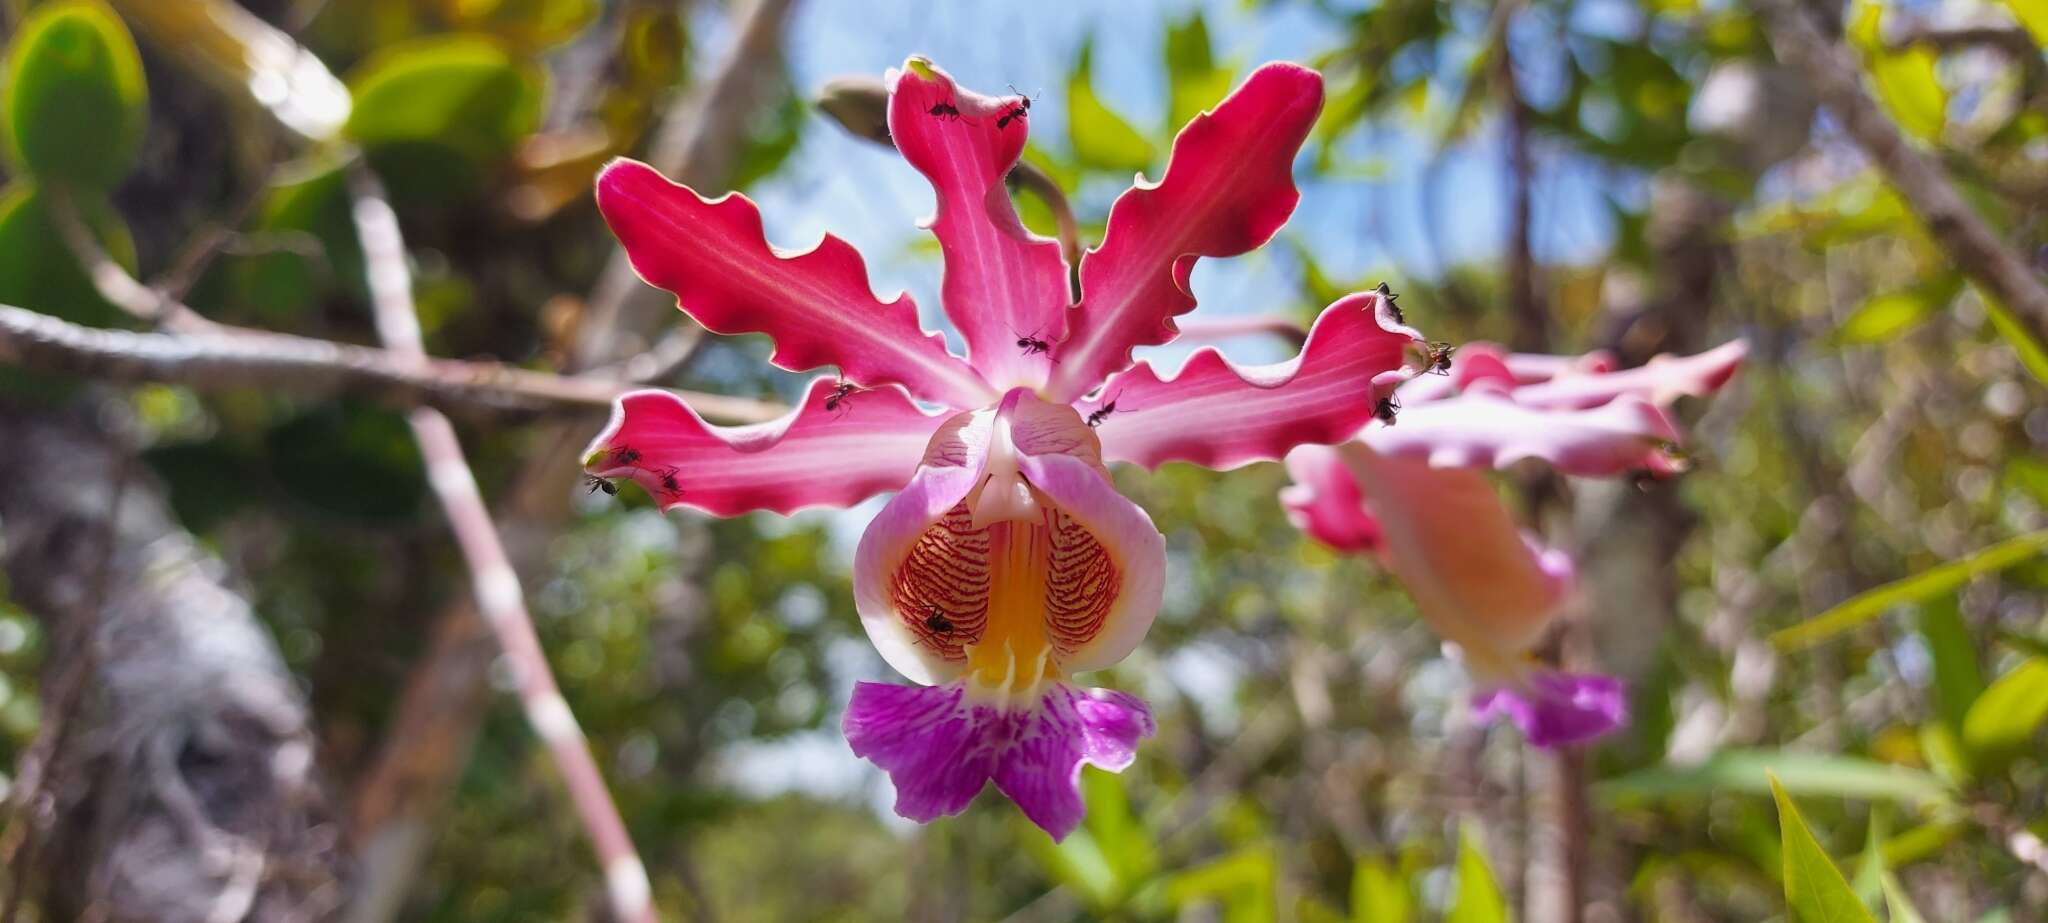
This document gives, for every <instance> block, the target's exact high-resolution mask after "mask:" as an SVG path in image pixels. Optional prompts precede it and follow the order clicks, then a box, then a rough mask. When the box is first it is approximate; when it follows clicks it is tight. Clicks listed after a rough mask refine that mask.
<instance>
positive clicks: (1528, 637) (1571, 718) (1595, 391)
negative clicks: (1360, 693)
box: [1281, 341, 1746, 747]
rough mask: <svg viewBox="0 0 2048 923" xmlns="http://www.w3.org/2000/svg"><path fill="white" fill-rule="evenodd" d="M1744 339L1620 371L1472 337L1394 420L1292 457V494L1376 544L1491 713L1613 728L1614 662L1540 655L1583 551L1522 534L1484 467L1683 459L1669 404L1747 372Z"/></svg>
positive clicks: (1323, 522) (1313, 516) (1662, 469)
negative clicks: (1576, 668) (1571, 665)
mask: <svg viewBox="0 0 2048 923" xmlns="http://www.w3.org/2000/svg"><path fill="white" fill-rule="evenodd" d="M1745 352H1746V347H1745V346H1744V344H1743V343H1742V342H1741V341H1735V342H1731V343H1728V344H1725V345H1723V346H1721V347H1719V348H1716V349H1714V350H1711V351H1708V352H1705V353H1701V354H1699V355H1697V356H1691V357H1686V358H1673V357H1661V356H1660V357H1658V358H1656V359H1652V360H1651V361H1650V362H1649V363H1648V364H1647V365H1644V366H1643V367H1641V368H1637V369H1630V370H1627V371H1614V370H1613V369H1612V362H1611V361H1610V360H1608V359H1607V358H1606V357H1604V356H1601V355H1597V354H1596V355H1594V356H1588V357H1583V358H1579V359H1568V358H1565V357H1558V356H1531V355H1511V354H1504V353H1502V352H1501V351H1500V350H1498V349H1497V348H1494V347H1492V346H1488V345H1485V344H1476V345H1473V346H1468V347H1465V348H1464V349H1463V350H1461V351H1460V352H1459V353H1458V356H1457V363H1456V365H1455V366H1454V368H1453V370H1452V374H1451V375H1449V376H1430V377H1424V378H1418V379H1415V380H1413V381H1410V382H1408V383H1407V384H1405V385H1403V386H1402V387H1400V388H1399V389H1398V390H1397V392H1396V400H1397V401H1398V402H1399V403H1400V405H1401V406H1400V410H1399V412H1398V415H1397V416H1396V417H1395V421H1394V423H1393V425H1389V424H1388V423H1386V422H1383V421H1376V422H1374V423H1371V424H1369V425H1367V426H1366V427H1365V428H1364V429H1363V430H1362V431H1361V432H1360V433H1359V434H1358V438H1357V439H1355V440H1353V441H1352V442H1350V443H1347V444H1345V445H1343V446H1340V447H1329V446H1304V447H1302V448H1298V449H1296V450H1294V451H1293V452H1292V453H1290V454H1289V455H1288V456H1287V470H1288V472H1289V474H1290V475H1291V476H1292V477H1293V478H1294V484H1293V485H1292V486H1290V487H1288V488H1287V489H1286V490H1284V491H1282V493H1281V502H1282V503H1283V504H1284V505H1285V506H1286V507H1287V510H1288V516H1289V518H1290V519H1292V520H1293V522H1294V523H1295V525H1296V526H1297V527H1299V528H1301V529H1302V530H1303V531H1305V532H1307V533H1308V534H1309V535H1310V536H1311V537H1313V538H1315V539H1316V540H1317V541H1320V542H1322V543H1324V544H1326V545H1329V546H1330V547H1332V548H1335V549H1337V550H1339V551H1347V552H1360V553H1364V552H1371V553H1374V554H1377V555H1378V557H1379V559H1380V561H1381V563H1383V564H1384V565H1385V566H1386V568H1387V570H1388V571H1390V572H1391V573H1393V575H1394V577H1395V578H1396V579H1398V580H1400V581H1401V584H1402V585H1403V586H1404V587H1406V588H1407V590H1408V593H1409V595H1410V596H1411V597H1413V598H1414V600H1415V606H1416V609H1417V610H1418V611H1420V612H1421V614H1422V617H1423V619H1424V620H1425V621H1427V622H1428V623H1429V625H1430V627H1431V628H1432V629H1434V630H1435V631H1436V632H1437V634H1438V635H1440V636H1441V637H1442V638H1443V639H1444V640H1445V641H1448V642H1450V643H1451V644H1453V645H1456V647H1457V649H1458V652H1459V656H1460V658H1461V659H1462V660H1463V661H1464V663H1465V665H1466V667H1467V669H1469V670H1470V671H1471V673H1472V676H1473V679H1474V681H1475V683H1476V684H1477V686H1478V689H1477V690H1476V691H1475V693H1474V694H1473V705H1474V708H1475V710H1476V711H1477V712H1478V713H1479V715H1480V717H1481V718H1482V719H1486V718H1493V717H1500V716H1505V717H1507V718H1508V719H1510V720H1512V721H1513V722H1514V723H1515V724H1516V725H1517V726H1519V727H1520V728H1521V729H1522V732H1523V733H1524V734H1525V735H1527V736H1528V738H1529V741H1530V742H1531V743H1533V744H1536V745H1537V746H1540V747H1556V746H1563V745H1567V744H1572V743H1577V742H1580V741H1584V740H1588V739H1591V738H1593V737H1597V736H1599V735H1601V734H1604V733H1606V732H1608V731H1610V730H1613V729H1614V728H1615V727H1617V726H1619V725H1620V724H1621V723H1622V722H1623V721H1625V720H1626V718H1627V702H1626V699H1625V697H1624V695H1623V692H1622V688H1621V683H1620V682H1619V681H1618V680H1616V679H1614V678H1613V677H1611V676H1601V675H1576V674H1568V673H1563V672H1559V671H1556V670H1550V669H1547V668H1544V667H1543V666H1542V665H1540V664H1538V663H1536V662H1535V661H1534V660H1532V659H1531V657H1530V654H1531V652H1532V651H1533V650H1534V649H1535V648H1536V646H1537V645H1538V644H1540V643H1541V642H1542V641H1543V639H1544V636H1545V635H1546V634H1547V633H1548V632H1549V630H1550V626H1551V623H1552V621H1553V620H1554V619H1555V618H1556V617H1557V615H1558V614H1559V613H1560V612H1561V611H1563V609H1564V607H1565V605H1566V604H1567V603H1568V602H1569V601H1570V598H1571V596H1572V593H1573V590H1574V579H1573V577H1574V573H1573V571H1574V569H1573V564H1572V561H1571V558H1570V556H1568V555H1566V554H1565V553H1563V552H1561V551H1557V550H1554V549H1548V548H1544V547H1542V546H1541V545H1540V544H1538V543H1537V542H1536V541H1535V540H1534V539H1533V538H1532V537H1530V536H1528V535H1526V534H1525V533H1523V532H1522V530H1521V528H1520V527H1519V526H1517V525H1516V523H1515V521H1514V517H1513V516H1512V515H1511V514H1510V513H1509V512H1508V509H1507V507H1506V506H1505V505H1504V504H1503V503H1502V502H1501V499H1500V497H1499V495H1498V494H1497V493H1496V492H1495V490H1494V487H1493V485H1492V483H1491V482H1490V481H1489V480H1488V479H1487V478H1486V476H1485V475H1484V474H1482V473H1481V472H1482V471H1484V470H1486V469H1490V468H1500V467H1505V466H1507V465H1510V464H1513V463H1515V462H1518V461H1521V460H1524V459H1531V458H1533V459H1540V460H1542V461H1544V462H1547V463H1549V464H1550V465H1551V466H1553V467H1555V468H1556V469H1557V470H1559V471H1562V472H1564V473H1566V474H1575V475H1584V476H1592V477H1611V476H1614V475H1618V474H1623V473H1628V472H1638V473H1644V474H1649V475H1653V476H1661V475H1667V474H1671V473H1674V472H1676V471H1678V470H1680V469H1681V468H1682V467H1683V465H1682V463H1681V460H1680V459H1679V457H1678V456H1676V455H1675V454H1673V450H1674V448H1675V446H1676V443H1677V441H1678V431H1677V429H1676V428H1675V427H1674V426H1673V425H1672V423H1671V420H1670V418H1669V417H1668V416H1667V415H1666V414H1665V412H1664V408H1665V407H1666V406H1668V405H1669V404H1670V403H1671V402H1672V401H1674V400H1676V399H1677V398H1678V397H1680V396H1685V395H1705V394H1710V393H1712V392H1713V391H1714V390H1716V389H1718V388H1719V387H1720V386H1721V385H1722V384H1723V383H1725V382H1726V381H1727V380H1728V378H1729V377H1730V376H1732V375H1733V374H1734V373H1735V370H1736V367H1737V366H1739V365H1740V364H1741V362H1742V358H1743V355H1744V353H1745Z"/></svg>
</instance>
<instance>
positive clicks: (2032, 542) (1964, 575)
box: [1771, 529, 2048, 651]
mask: <svg viewBox="0 0 2048 923" xmlns="http://www.w3.org/2000/svg"><path fill="white" fill-rule="evenodd" d="M2043 552H2048V529H2043V530H2041V531H2039V532H2029V533H2027V534H2025V535H2022V536H2019V537H2017V538H2011V539H2007V540H2005V541H2003V542H1999V543H1998V544H1996V545H1992V546H1990V547H1988V548H1985V549H1983V550H1981V551H1977V552H1975V553H1972V554H1969V555H1966V556H1964V557H1962V558H1959V559H1957V560H1954V561H1950V562H1948V563H1946V564H1942V565H1940V566H1938V567H1934V568H1931V569H1929V570H1925V571H1922V572H1920V573H1918V574H1915V575H1913V576H1911V577H1907V578H1905V579H1904V580H1895V581H1893V582H1891V583H1887V584H1885V585H1883V586H1881V587H1878V588H1876V589H1873V590H1869V591H1867V592H1863V593H1859V594H1857V595H1856V596H1853V597H1851V598H1850V599H1849V600H1848V601H1847V602H1844V603H1842V604H1841V605H1838V606H1836V607H1834V608H1832V609H1829V610H1827V611H1826V612H1823V613H1821V614H1819V615H1816V616H1814V617H1812V618H1810V619H1807V620H1806V621H1803V622H1800V623H1799V624H1797V625H1794V626H1792V627H1790V628H1785V629H1781V630H1779V631H1777V632H1776V633H1774V634H1772V635H1771V643H1772V644H1775V645H1777V646H1778V649H1779V650H1784V651H1795V650H1800V649H1802V648H1807V647H1812V646H1813V645H1816V644H1820V643H1822V642H1824V641H1827V640H1829V639H1831V638H1833V637H1835V636H1836V635H1839V634H1841V633H1842V632H1845V631H1848V630H1849V629H1851V628H1854V627H1856V626H1858V625H1861V624H1863V623H1864V622H1867V621H1869V620H1871V619H1873V618H1876V617H1877V616H1879V615H1881V614H1883V613H1884V612H1885V610H1887V609H1890V608H1891V607H1893V606H1898V605H1904V604H1907V603H1915V602H1922V601H1925V600H1929V599H1933V598H1934V597H1936V596H1939V595H1941V594H1943V593H1947V592H1950V591H1952V590H1954V589H1955V588H1957V587H1960V586H1962V585H1963V584H1965V583H1968V582H1970V581H1971V580H1973V579H1975V578H1977V577H1981V576H1983V575H1985V574H1990V573H1996V572H1998V571H2001V570H2004V569H2005V568H2008V567H2011V566H2013V565H2015V564H2021V563H2025V562H2027V561H2030V560H2033V559H2034V558H2035V557H2036V556H2038V555H2040V554H2042V553H2043Z"/></svg>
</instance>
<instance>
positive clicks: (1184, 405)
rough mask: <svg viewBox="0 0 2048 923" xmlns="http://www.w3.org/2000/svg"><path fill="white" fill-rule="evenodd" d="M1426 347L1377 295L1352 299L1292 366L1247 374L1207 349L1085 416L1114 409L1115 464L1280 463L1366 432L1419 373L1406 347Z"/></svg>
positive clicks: (1140, 376) (1322, 323) (1089, 406)
mask: <svg viewBox="0 0 2048 923" xmlns="http://www.w3.org/2000/svg"><path fill="white" fill-rule="evenodd" d="M1420 340H1421V336H1420V335H1419V334H1417V333H1416V332H1415V331H1414V330H1411V329H1409V328H1407V327H1405V326H1402V325H1401V324H1400V323H1398V322H1396V321H1395V320H1394V319H1393V316H1392V315H1391V314H1390V313H1389V312H1388V308H1387V304H1386V300H1385V299H1384V298H1382V297H1380V295H1379V294H1377V293H1375V292H1366V293H1363V294H1357V295H1351V296H1348V297H1345V298H1344V299H1342V300H1340V301H1338V302H1337V303H1336V304H1333V305H1331V306H1329V307H1328V308H1326V309H1324V310H1323V313H1322V316H1320V317H1318V318H1316V322H1315V325H1314V326H1313V327H1311V328H1310V330H1309V334H1308V342H1307V343H1306V344H1304V345H1303V346H1302V351H1301V354H1300V355H1299V356H1296V357H1295V358H1293V359H1292V360H1289V361H1287V362H1283V363H1279V364H1277V365H1268V366H1257V367H1252V368H1239V367H1237V366H1234V365H1232V364H1231V363H1230V361H1229V360H1227V359H1225V358H1223V354H1222V353H1220V352H1217V351H1216V350H1215V349H1214V348H1213V347H1204V348H1203V349H1201V350H1199V351H1197V352H1196V353H1195V354H1194V355H1193V356H1191V357H1189V358H1188V361H1187V364H1186V365H1185V366H1184V367H1182V369H1181V371H1180V372H1179V374H1177V375H1175V376H1174V377H1172V378H1169V379H1161V378H1160V377H1159V373H1158V372H1157V371H1156V370H1155V369H1153V367H1152V364H1151V363H1150V362H1140V363H1138V364H1137V365H1136V366H1134V367H1132V368H1131V369H1130V370H1129V371H1126V372H1122V373H1119V374H1118V375H1116V376H1115V377H1114V378H1111V379H1110V380H1109V382H1108V383H1107V384H1105V385H1104V386H1103V387H1102V389H1101V391H1100V392H1098V393H1097V394H1096V395H1095V396H1094V397H1092V398H1091V399H1090V400H1088V401H1084V402H1082V403H1081V404H1080V405H1079V409H1080V410H1082V411H1083V412H1094V411H1097V410H1100V409H1103V408H1106V407H1107V406H1108V404H1109V403H1112V402H1113V403H1114V404H1115V405H1116V408H1115V410H1114V412H1112V413H1110V414H1108V415H1107V416H1106V417H1103V418H1101V421H1100V425H1099V426H1097V427H1096V432H1098V433H1101V434H1102V451H1103V456H1104V457H1105V458H1108V459H1109V460H1111V461H1127V462H1135V463H1137V464H1140V465H1144V466H1145V467H1147V468H1157V467H1158V466H1160V465H1162V464H1165V463H1166V462H1169V461H1187V462H1194V463H1195V464H1198V465H1201V466H1203V467H1206V468H1216V469H1226V468H1234V467H1237V466H1239V465H1244V464H1249V463H1251V462H1256V461H1277V460H1279V459H1280V458H1281V457H1283V456H1285V455H1286V454H1287V451H1288V450H1289V449H1292V448H1294V447H1295V446H1297V445H1302V444H1305V443H1321V444H1328V443H1334V442H1342V441H1344V440H1345V439H1347V438H1350V437H1351V435H1352V434H1353V433H1356V432H1358V430H1359V428H1360V427H1362V426H1364V425H1365V424H1366V423H1367V422H1368V421H1370V420H1371V419H1372V418H1373V410H1374V407H1375V405H1376V403H1377V402H1378V400H1379V398H1380V397H1381V396H1383V395H1386V394H1391V393H1393V390H1394V388H1395V387H1396V386H1397V385H1399V384H1400V383H1401V382H1402V381H1404V380H1406V379H1407V378H1409V377H1411V376H1413V375H1414V374H1415V372H1416V371H1417V370H1415V369H1410V368H1406V367H1404V363H1405V362H1406V360H1407V347H1408V345H1409V344H1410V343H1415V342H1418V341H1420Z"/></svg>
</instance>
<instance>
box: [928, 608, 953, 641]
mask: <svg viewBox="0 0 2048 923" xmlns="http://www.w3.org/2000/svg"><path fill="white" fill-rule="evenodd" d="M924 627H925V630H927V631H930V632H931V633H932V634H935V635H950V634H952V633H953V620H952V619H949V618H947V617H946V610H944V609H941V608H939V607H937V606H933V607H931V609H930V610H928V611H927V612H925V614H924Z"/></svg>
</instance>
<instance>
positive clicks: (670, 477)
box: [654, 465, 683, 499]
mask: <svg viewBox="0 0 2048 923" xmlns="http://www.w3.org/2000/svg"><path fill="white" fill-rule="evenodd" d="M679 470H680V469H678V468H677V467H676V466H674V465H670V466H668V467H666V468H663V469H661V470H660V471H656V472H654V476H655V478H656V479H658V480H660V481H661V489H662V492H664V493H666V494H667V495H668V496H669V498H670V499H675V498H679V497H681V496H682V495H683V485H682V484H680V483H678V482H677V481H676V473H677V472H678V471H679Z"/></svg>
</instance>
